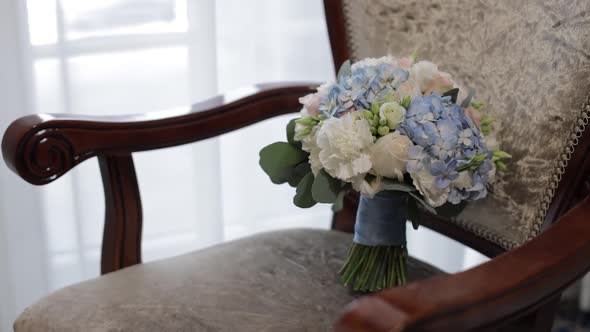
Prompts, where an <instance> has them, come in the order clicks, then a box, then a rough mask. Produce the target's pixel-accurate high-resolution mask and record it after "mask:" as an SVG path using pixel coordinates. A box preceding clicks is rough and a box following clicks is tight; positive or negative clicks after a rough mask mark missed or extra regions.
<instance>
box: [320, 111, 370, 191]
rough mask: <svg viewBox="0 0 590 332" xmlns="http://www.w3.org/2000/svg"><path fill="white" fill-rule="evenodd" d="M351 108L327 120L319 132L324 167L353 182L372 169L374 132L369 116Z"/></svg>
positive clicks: (329, 171) (342, 178)
mask: <svg viewBox="0 0 590 332" xmlns="http://www.w3.org/2000/svg"><path fill="white" fill-rule="evenodd" d="M355 113H356V112H351V113H348V114H346V115H344V116H343V117H341V118H329V119H327V120H325V121H324V124H323V125H322V127H321V128H320V130H319V132H318V136H317V140H316V141H317V145H318V147H319V148H320V153H319V158H320V162H321V163H322V167H323V168H324V169H325V170H326V172H328V174H330V175H331V176H333V177H335V178H338V179H341V180H344V181H347V182H350V180H351V179H352V178H353V177H355V176H358V175H360V174H365V173H367V172H368V171H369V170H370V169H371V166H372V165H371V156H370V148H371V146H372V145H373V136H372V135H371V130H370V127H369V124H368V122H367V120H365V119H364V118H360V117H357V116H356V114H355Z"/></svg>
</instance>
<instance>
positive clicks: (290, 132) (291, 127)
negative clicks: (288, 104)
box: [287, 119, 301, 146]
mask: <svg viewBox="0 0 590 332" xmlns="http://www.w3.org/2000/svg"><path fill="white" fill-rule="evenodd" d="M296 120H297V119H292V120H291V121H289V123H288V124H287V141H288V142H289V143H290V144H293V145H296V146H300V145H301V142H299V141H296V140H295V121H296Z"/></svg>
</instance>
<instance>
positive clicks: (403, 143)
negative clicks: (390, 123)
mask: <svg viewBox="0 0 590 332" xmlns="http://www.w3.org/2000/svg"><path fill="white" fill-rule="evenodd" d="M412 145H413V144H412V141H411V140H410V139H409V138H408V137H407V136H404V135H401V134H400V133H399V132H397V131H396V132H394V133H391V134H387V135H385V136H383V137H381V138H379V139H378V140H377V142H375V144H374V145H373V147H372V148H371V162H372V164H373V170H374V171H375V173H377V175H381V176H384V177H386V178H390V179H397V180H399V181H403V180H404V173H405V172H406V164H407V163H408V149H409V148H410V146H412Z"/></svg>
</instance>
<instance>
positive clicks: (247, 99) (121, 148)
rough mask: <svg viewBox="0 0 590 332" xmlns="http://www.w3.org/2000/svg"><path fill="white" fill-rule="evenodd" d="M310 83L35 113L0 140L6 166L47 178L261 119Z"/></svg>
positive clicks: (294, 106) (291, 107)
mask: <svg viewBox="0 0 590 332" xmlns="http://www.w3.org/2000/svg"><path fill="white" fill-rule="evenodd" d="M316 86H317V85H316V84H314V83H302V84H301V83H300V84H293V83H291V84H290V83H276V84H264V85H256V86H253V87H249V88H245V89H240V90H237V91H234V92H232V93H229V94H225V95H220V96H217V97H214V98H211V99H208V100H206V101H204V102H201V103H197V104H195V105H193V106H192V108H191V109H189V110H172V111H163V112H154V113H144V114H139V115H129V116H81V115H71V114H54V115H50V114H36V115H29V116H25V117H22V118H20V119H18V120H16V121H14V122H13V123H12V124H11V125H10V126H9V128H8V129H7V131H6V133H5V134H4V138H3V140H2V154H3V156H4V160H5V161H6V163H7V164H8V166H9V167H10V168H11V169H12V170H13V171H15V172H16V173H18V174H19V175H20V176H21V177H22V178H23V179H25V180H26V181H28V182H30V183H32V184H36V185H42V184H46V183H49V182H51V181H53V180H55V179H57V178H58V177H60V176H61V175H63V174H64V173H66V172H67V171H69V170H70V169H72V168H73V167H74V166H75V165H77V164H79V163H80V162H82V161H84V160H86V159H88V158H90V157H93V156H97V155H101V154H108V155H118V154H128V153H131V152H135V151H144V150H152V149H159V148H164V147H169V146H175V145H180V144H185V143H191V142H195V141H198V140H202V139H206V138H209V137H213V136H217V135H220V134H223V133H226V132H229V131H232V130H235V129H238V128H241V127H244V126H247V125H250V124H253V123H255V122H258V121H261V120H263V119H268V118H270V117H273V116H277V115H281V114H287V113H292V112H296V111H298V110H299V109H300V108H301V105H300V104H299V102H298V98H299V97H301V96H303V95H305V94H307V93H311V92H315V87H316Z"/></svg>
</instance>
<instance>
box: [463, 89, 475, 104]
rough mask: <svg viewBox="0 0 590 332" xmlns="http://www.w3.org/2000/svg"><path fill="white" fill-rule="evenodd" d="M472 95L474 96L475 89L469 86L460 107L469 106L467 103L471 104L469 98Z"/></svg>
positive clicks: (470, 98) (471, 97)
mask: <svg viewBox="0 0 590 332" xmlns="http://www.w3.org/2000/svg"><path fill="white" fill-rule="evenodd" d="M473 96H475V89H474V88H469V94H467V97H465V99H463V102H461V107H463V108H467V107H469V105H471V100H472V99H473Z"/></svg>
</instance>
